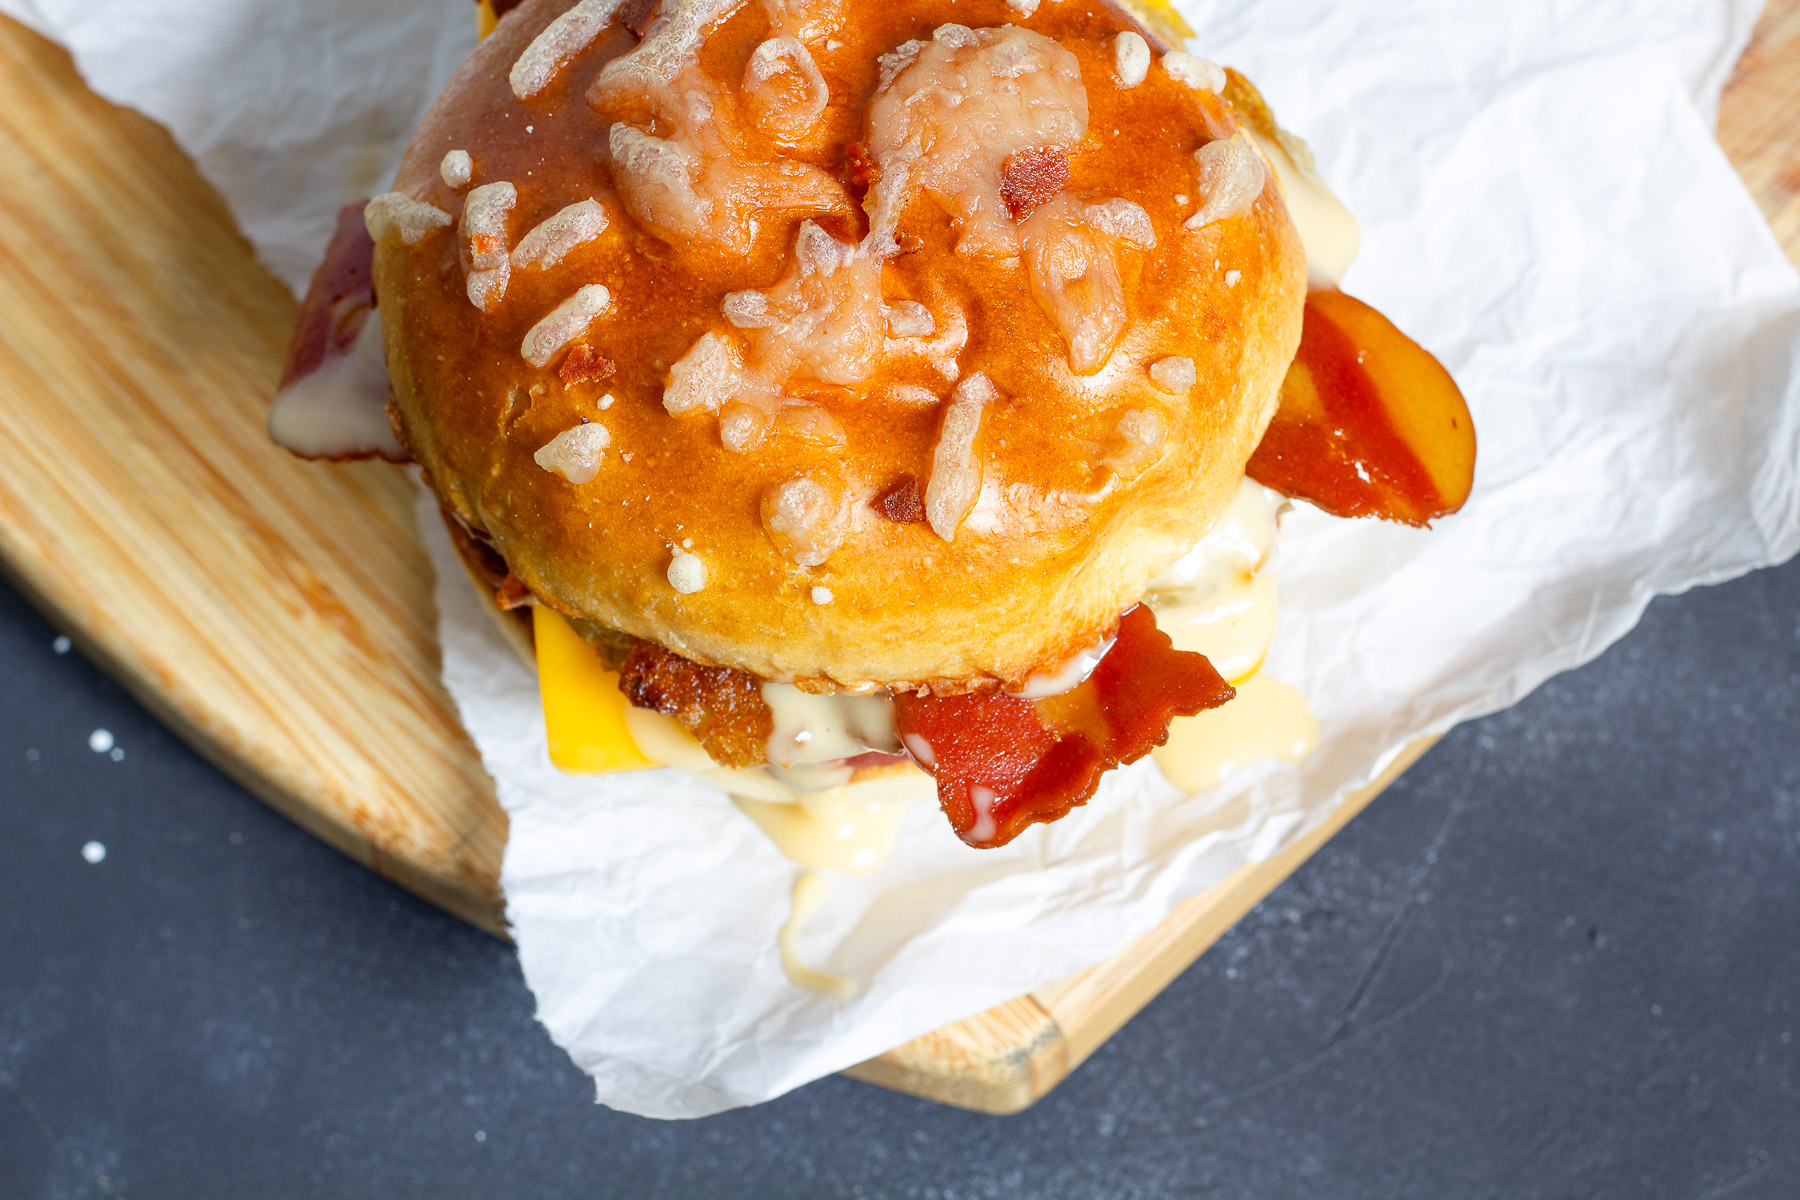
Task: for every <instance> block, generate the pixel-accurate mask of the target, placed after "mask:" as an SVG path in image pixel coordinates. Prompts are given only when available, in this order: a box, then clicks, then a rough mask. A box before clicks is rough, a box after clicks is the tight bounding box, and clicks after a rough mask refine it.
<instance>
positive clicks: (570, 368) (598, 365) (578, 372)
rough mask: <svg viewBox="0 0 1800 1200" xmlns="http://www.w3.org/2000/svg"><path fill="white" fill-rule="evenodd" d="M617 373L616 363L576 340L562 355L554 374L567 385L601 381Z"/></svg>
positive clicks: (572, 385)
mask: <svg viewBox="0 0 1800 1200" xmlns="http://www.w3.org/2000/svg"><path fill="white" fill-rule="evenodd" d="M618 373H619V367H618V364H617V363H615V362H613V360H612V359H610V358H606V357H604V356H603V355H600V354H597V353H595V351H594V348H593V347H592V346H589V345H588V344H587V343H586V342H576V343H575V345H574V346H572V347H570V349H569V353H568V354H567V355H566V356H564V358H563V361H562V366H560V367H558V368H557V370H556V376H557V378H558V379H561V380H562V381H563V383H565V384H567V385H568V386H569V387H575V386H577V385H579V384H583V383H603V382H605V381H606V380H608V379H611V378H612V377H613V376H614V375H617V374H618Z"/></svg>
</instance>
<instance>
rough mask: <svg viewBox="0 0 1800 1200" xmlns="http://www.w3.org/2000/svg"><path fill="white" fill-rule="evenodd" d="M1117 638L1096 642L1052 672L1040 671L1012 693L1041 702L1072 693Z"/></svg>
mask: <svg viewBox="0 0 1800 1200" xmlns="http://www.w3.org/2000/svg"><path fill="white" fill-rule="evenodd" d="M1117 640H1118V639H1117V638H1107V639H1106V640H1105V641H1103V642H1096V643H1095V644H1093V645H1092V646H1089V647H1088V648H1087V649H1086V650H1083V651H1082V652H1081V653H1079V654H1077V655H1076V656H1075V657H1074V658H1071V659H1070V660H1069V661H1068V662H1066V663H1064V664H1063V665H1062V666H1060V667H1058V668H1057V669H1056V670H1054V671H1040V672H1038V673H1037V674H1036V675H1033V676H1032V677H1031V678H1030V679H1027V680H1026V681H1025V686H1024V687H1022V688H1020V689H1019V690H1018V691H1016V692H1014V693H1013V695H1015V696H1020V697H1022V698H1024V699H1026V700H1042V699H1043V698H1044V697H1046V696H1060V695H1062V694H1063V693H1064V692H1072V691H1074V690H1075V689H1076V688H1078V687H1080V686H1081V685H1082V684H1083V683H1085V682H1087V677H1088V676H1089V675H1092V674H1093V673H1094V668H1095V667H1098V666H1099V665H1100V660H1101V659H1103V658H1105V657H1106V653H1107V651H1109V650H1111V649H1112V648H1113V643H1114V642H1115V641H1117Z"/></svg>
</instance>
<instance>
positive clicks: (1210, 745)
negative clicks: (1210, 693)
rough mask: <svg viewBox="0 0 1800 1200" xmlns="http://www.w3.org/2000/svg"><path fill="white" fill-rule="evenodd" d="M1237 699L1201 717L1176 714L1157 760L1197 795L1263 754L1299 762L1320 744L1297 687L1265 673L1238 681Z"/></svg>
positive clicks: (1183, 787) (1315, 721) (1313, 719)
mask: <svg viewBox="0 0 1800 1200" xmlns="http://www.w3.org/2000/svg"><path fill="white" fill-rule="evenodd" d="M1236 686H1237V690H1238V693H1237V698H1236V699H1234V700H1232V701H1231V702H1230V703H1229V704H1222V705H1220V706H1219V707H1218V708H1215V709H1211V710H1209V711H1207V712H1203V713H1201V714H1200V715H1199V716H1197V717H1178V718H1176V719H1175V721H1174V722H1173V723H1172V724H1171V725H1170V726H1169V740H1168V743H1167V744H1166V745H1163V746H1160V747H1158V748H1157V749H1156V750H1154V751H1153V752H1152V756H1153V757H1154V758H1155V759H1156V765H1157V766H1158V767H1160V768H1162V773H1163V774H1164V775H1166V776H1168V779H1169V782H1170V783H1173V784H1174V785H1175V786H1176V787H1178V788H1180V789H1181V790H1182V791H1184V792H1187V793H1188V794H1189V795H1193V794H1196V793H1199V792H1204V791H1206V790H1207V789H1208V788H1215V787H1218V786H1219V785H1220V784H1221V783H1224V782H1225V780H1226V779H1228V778H1230V776H1231V775H1232V774H1233V773H1234V772H1236V771H1238V770H1241V769H1242V768H1244V767H1247V766H1249V765H1250V764H1251V763H1254V762H1260V761H1262V760H1263V759H1265V758H1279V759H1282V760H1284V761H1286V762H1299V761H1300V760H1301V759H1303V758H1305V757H1306V756H1307V755H1308V754H1310V753H1312V751H1313V749H1314V747H1316V746H1317V745H1318V744H1319V719H1318V718H1317V717H1315V716H1313V714H1312V712H1311V710H1310V709H1308V708H1307V706H1306V697H1305V696H1304V695H1302V694H1301V693H1300V691H1299V689H1297V688H1293V687H1289V686H1288V685H1287V684H1285V683H1282V682H1281V681H1280V680H1278V679H1273V678H1271V677H1269V676H1268V675H1265V674H1263V673H1261V672H1258V673H1256V674H1255V675H1252V676H1251V677H1250V678H1248V679H1246V680H1244V681H1243V682H1241V683H1239V684H1237V685H1236Z"/></svg>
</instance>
